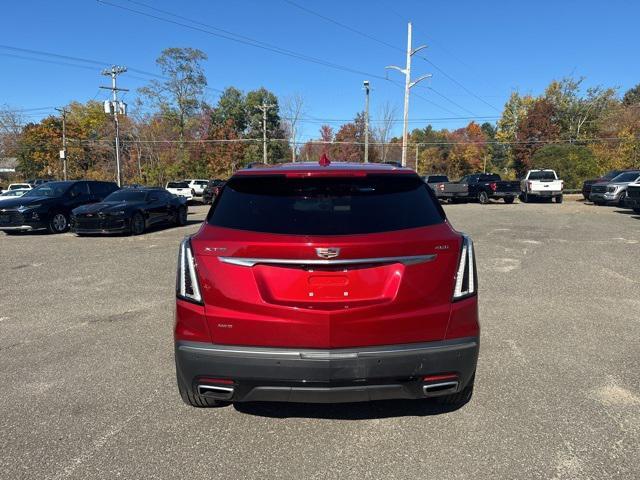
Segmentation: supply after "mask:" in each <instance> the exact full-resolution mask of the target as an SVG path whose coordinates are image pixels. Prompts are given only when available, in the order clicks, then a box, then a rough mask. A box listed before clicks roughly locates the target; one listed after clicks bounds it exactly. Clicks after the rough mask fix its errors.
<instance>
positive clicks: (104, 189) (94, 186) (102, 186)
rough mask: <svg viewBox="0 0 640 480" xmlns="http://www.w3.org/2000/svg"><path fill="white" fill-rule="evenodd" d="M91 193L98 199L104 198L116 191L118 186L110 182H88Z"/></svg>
mask: <svg viewBox="0 0 640 480" xmlns="http://www.w3.org/2000/svg"><path fill="white" fill-rule="evenodd" d="M89 188H90V189H91V193H92V194H93V195H95V196H97V197H99V198H104V197H106V196H107V195H109V194H110V193H112V192H114V191H116V190H117V189H118V186H117V185H116V184H115V183H110V182H89Z"/></svg>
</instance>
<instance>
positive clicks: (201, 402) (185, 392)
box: [176, 373, 231, 408]
mask: <svg viewBox="0 0 640 480" xmlns="http://www.w3.org/2000/svg"><path fill="white" fill-rule="evenodd" d="M176 380H177V382H178V391H179V392H180V397H181V398H182V401H183V402H184V403H186V404H187V405H189V406H190V407H196V408H212V407H224V406H226V405H229V404H230V403H231V402H224V401H221V400H216V399H214V398H207V397H203V396H202V395H198V394H196V393H193V392H192V391H191V390H190V389H188V388H187V387H185V386H184V384H183V383H182V381H181V380H180V377H178V375H177V373H176Z"/></svg>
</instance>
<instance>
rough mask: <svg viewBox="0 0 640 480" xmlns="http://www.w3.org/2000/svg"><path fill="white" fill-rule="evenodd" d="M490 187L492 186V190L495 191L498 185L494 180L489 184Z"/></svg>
mask: <svg viewBox="0 0 640 480" xmlns="http://www.w3.org/2000/svg"><path fill="white" fill-rule="evenodd" d="M489 188H491V190H493V191H494V192H495V191H496V188H498V185H496V184H495V182H492V183H490V184H489Z"/></svg>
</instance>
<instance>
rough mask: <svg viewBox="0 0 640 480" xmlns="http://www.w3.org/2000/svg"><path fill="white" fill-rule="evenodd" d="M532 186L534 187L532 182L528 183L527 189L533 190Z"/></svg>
mask: <svg viewBox="0 0 640 480" xmlns="http://www.w3.org/2000/svg"><path fill="white" fill-rule="evenodd" d="M531 185H532V182H527V188H528V189H529V190H531Z"/></svg>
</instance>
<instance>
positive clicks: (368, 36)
mask: <svg viewBox="0 0 640 480" xmlns="http://www.w3.org/2000/svg"><path fill="white" fill-rule="evenodd" d="M283 1H284V2H285V3H288V4H289V5H292V6H293V7H296V8H298V9H300V10H302V11H304V12H307V13H309V14H311V15H314V16H316V17H319V18H322V19H323V20H325V21H327V22H330V23H333V24H335V25H338V26H339V27H341V28H344V29H345V30H348V31H350V32H353V33H355V34H357V35H360V36H361V37H364V38H368V39H369V40H372V41H374V42H376V43H379V44H380V45H384V46H386V47H389V48H392V49H394V50H397V51H400V52H404V50H403V49H402V48H400V47H398V46H396V45H393V44H391V43H389V42H386V41H384V40H380V39H379V38H376V37H374V36H373V35H369V34H368V33H365V32H363V31H361V30H358V29H356V28H353V27H351V26H349V25H346V24H344V23H342V22H339V21H338V20H335V19H333V18H330V17H327V16H326V15H323V14H321V13H318V12H316V11H313V10H311V9H309V8H307V7H304V6H302V5H300V4H298V3H296V2H294V1H292V0H283ZM418 58H421V59H422V60H424V61H425V62H427V63H428V64H429V65H431V66H433V68H435V69H436V70H438V71H439V72H440V73H441V74H442V75H443V76H445V77H446V78H447V79H449V80H450V81H451V82H453V83H455V84H456V85H457V86H458V87H460V88H461V89H463V90H464V91H465V92H467V93H468V94H469V95H471V96H472V97H474V98H476V99H477V100H480V101H481V102H482V103H484V104H485V105H488V106H489V107H491V108H492V109H494V110H496V111H500V110H498V109H497V108H496V107H494V106H493V105H491V104H490V103H488V102H487V101H485V100H484V99H483V98H481V97H480V96H479V95H476V94H475V93H473V92H472V91H471V90H469V89H468V88H467V87H465V86H464V85H463V84H462V83H461V82H459V81H458V80H456V79H455V78H453V77H452V76H451V75H449V74H448V73H447V72H445V71H444V70H443V69H442V68H440V67H439V66H438V65H436V64H435V63H434V62H433V61H431V60H429V59H428V58H426V57H424V56H422V55H418ZM445 98H446V97H445ZM447 100H448V98H447Z"/></svg>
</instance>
